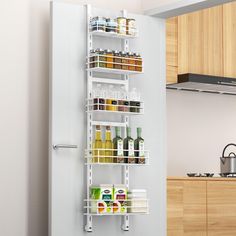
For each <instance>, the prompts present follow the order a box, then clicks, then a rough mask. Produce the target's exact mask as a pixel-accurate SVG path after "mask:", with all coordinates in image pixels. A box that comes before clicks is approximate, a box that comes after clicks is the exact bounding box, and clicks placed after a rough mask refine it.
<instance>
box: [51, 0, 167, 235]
mask: <svg viewBox="0 0 236 236" xmlns="http://www.w3.org/2000/svg"><path fill="white" fill-rule="evenodd" d="M93 15H94V16H97V15H99V16H103V15H104V16H110V17H114V18H115V17H117V16H120V15H121V14H120V12H119V11H117V12H115V11H114V12H112V11H108V10H102V9H94V8H93ZM129 18H135V19H136V20H137V26H138V28H139V37H138V38H137V39H133V40H130V43H129V44H130V51H133V52H140V53H141V55H142V56H143V58H144V74H142V75H137V76H132V77H131V78H130V88H132V87H136V88H137V89H138V90H140V92H141V96H142V99H143V100H144V102H145V114H144V115H143V116H139V117H135V118H133V117H131V119H130V120H131V124H132V125H131V127H132V136H133V137H134V138H136V127H142V129H143V134H142V135H143V137H144V139H145V145H146V146H145V148H146V149H148V150H150V163H151V165H150V166H147V167H140V168H136V167H133V168H131V167H130V186H131V188H133V189H139V188H144V189H147V194H148V198H149V199H150V215H143V216H131V217H130V230H129V231H128V232H126V234H127V235H130V236H139V235H140V236H141V235H147V236H153V235H160V236H164V235H165V234H166V228H165V222H166V213H165V212H166V208H165V199H166V193H165V192H166V191H165V178H166V174H165V168H166V166H165V138H164V136H165V21H164V20H162V19H157V18H152V17H149V16H143V15H133V14H129ZM51 24H52V27H51V90H50V97H51V102H50V112H51V115H50V144H49V156H50V169H49V172H50V173H49V175H50V180H49V188H50V194H49V213H50V214H49V235H50V236H65V235H67V236H78V235H80V236H85V235H87V233H86V232H85V231H84V226H85V223H86V220H85V219H86V218H85V217H84V215H83V212H84V208H83V207H84V199H85V198H86V181H85V180H86V178H85V177H86V176H85V175H86V168H85V165H84V159H83V158H84V150H85V148H86V140H87V138H86V131H87V129H86V119H87V116H86V113H85V99H86V70H85V62H86V43H87V41H86V40H87V38H86V7H85V6H82V5H78V4H70V3H63V2H52V3H51ZM94 44H95V46H96V47H101V48H104V49H106V48H110V49H118V50H120V49H121V40H120V39H109V38H104V37H99V36H96V43H94ZM93 179H94V184H99V183H103V184H120V183H121V169H120V167H119V166H103V167H95V168H94V172H93ZM120 221H121V219H120V216H105V217H93V232H94V235H97V236H102V235H105V234H106V235H114V236H115V235H116V236H119V235H123V234H124V232H123V231H122V230H121V222H120Z"/></svg>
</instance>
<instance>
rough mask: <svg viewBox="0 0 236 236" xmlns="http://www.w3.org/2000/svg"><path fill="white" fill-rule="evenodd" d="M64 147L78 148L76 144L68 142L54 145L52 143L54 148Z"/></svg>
mask: <svg viewBox="0 0 236 236" xmlns="http://www.w3.org/2000/svg"><path fill="white" fill-rule="evenodd" d="M64 148H78V146H77V145H70V144H56V145H53V149H54V150H57V149H64Z"/></svg>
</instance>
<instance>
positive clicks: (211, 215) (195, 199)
mask: <svg viewBox="0 0 236 236" xmlns="http://www.w3.org/2000/svg"><path fill="white" fill-rule="evenodd" d="M185 235H189V236H194V235H196V236H201V235H207V236H232V235H236V179H232V178H231V179H225V178H200V179H199V178H197V179H196V178H176V177H170V178H168V180H167V236H185Z"/></svg>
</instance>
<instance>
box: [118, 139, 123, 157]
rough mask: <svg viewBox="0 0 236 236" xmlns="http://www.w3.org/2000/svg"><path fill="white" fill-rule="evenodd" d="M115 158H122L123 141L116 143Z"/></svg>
mask: <svg viewBox="0 0 236 236" xmlns="http://www.w3.org/2000/svg"><path fill="white" fill-rule="evenodd" d="M117 156H123V141H122V140H118V141H117Z"/></svg>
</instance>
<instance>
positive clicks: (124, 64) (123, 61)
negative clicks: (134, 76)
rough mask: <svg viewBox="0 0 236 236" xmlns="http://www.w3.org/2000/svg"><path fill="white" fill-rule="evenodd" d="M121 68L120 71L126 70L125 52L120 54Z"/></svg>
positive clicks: (126, 59)
mask: <svg viewBox="0 0 236 236" xmlns="http://www.w3.org/2000/svg"><path fill="white" fill-rule="evenodd" d="M121 57H122V59H121V62H122V64H121V68H122V70H128V56H127V53H126V52H121Z"/></svg>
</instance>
